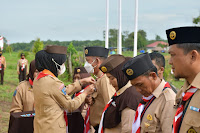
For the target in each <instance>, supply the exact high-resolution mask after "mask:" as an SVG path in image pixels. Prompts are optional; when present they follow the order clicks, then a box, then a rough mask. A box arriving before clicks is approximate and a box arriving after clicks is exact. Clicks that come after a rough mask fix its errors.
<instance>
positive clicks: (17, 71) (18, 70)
mask: <svg viewBox="0 0 200 133" xmlns="http://www.w3.org/2000/svg"><path fill="white" fill-rule="evenodd" d="M19 61H20V60H18V62H17V73H19V64H20V63H19Z"/></svg>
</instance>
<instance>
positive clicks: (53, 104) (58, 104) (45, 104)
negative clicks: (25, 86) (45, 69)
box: [33, 76, 86, 133]
mask: <svg viewBox="0 0 200 133" xmlns="http://www.w3.org/2000/svg"><path fill="white" fill-rule="evenodd" d="M73 89H75V90H79V91H80V90H81V86H80V84H79V82H75V83H73V84H70V85H68V86H66V88H65V87H64V84H63V82H62V81H60V80H59V79H58V78H56V77H52V76H46V77H42V78H40V79H38V80H37V77H36V78H35V79H34V83H33V92H34V98H35V114H36V115H35V118H34V132H35V133H66V123H65V119H64V110H67V111H68V112H72V111H74V110H75V109H77V108H79V107H80V105H81V104H82V103H83V102H84V101H85V97H86V95H85V93H82V94H80V95H79V96H77V97H75V98H74V99H73V100H72V99H71V97H70V96H69V95H68V94H69V93H71V91H72V90H73ZM67 90H68V91H67ZM64 93H66V95H65V94H64Z"/></svg>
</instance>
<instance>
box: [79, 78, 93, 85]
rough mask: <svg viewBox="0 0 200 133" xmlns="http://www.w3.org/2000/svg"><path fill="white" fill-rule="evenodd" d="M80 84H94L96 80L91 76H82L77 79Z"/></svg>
mask: <svg viewBox="0 0 200 133" xmlns="http://www.w3.org/2000/svg"><path fill="white" fill-rule="evenodd" d="M79 82H80V84H81V85H84V84H95V83H96V80H95V79H94V78H93V77H88V78H83V79H80V80H79Z"/></svg>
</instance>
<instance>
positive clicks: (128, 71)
mask: <svg viewBox="0 0 200 133" xmlns="http://www.w3.org/2000/svg"><path fill="white" fill-rule="evenodd" d="M126 74H127V75H129V76H131V75H133V70H132V69H130V68H129V69H127V70H126Z"/></svg>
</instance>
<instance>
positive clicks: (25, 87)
mask: <svg viewBox="0 0 200 133" xmlns="http://www.w3.org/2000/svg"><path fill="white" fill-rule="evenodd" d="M37 74H38V71H37V70H36V68H35V60H33V61H32V62H31V63H30V67H29V74H28V77H27V80H26V81H23V82H20V83H19V85H18V86H17V88H16V89H15V92H14V94H13V99H12V105H11V109H10V113H12V112H23V111H33V110H34V96H33V80H34V78H35V77H36V76H37Z"/></svg>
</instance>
